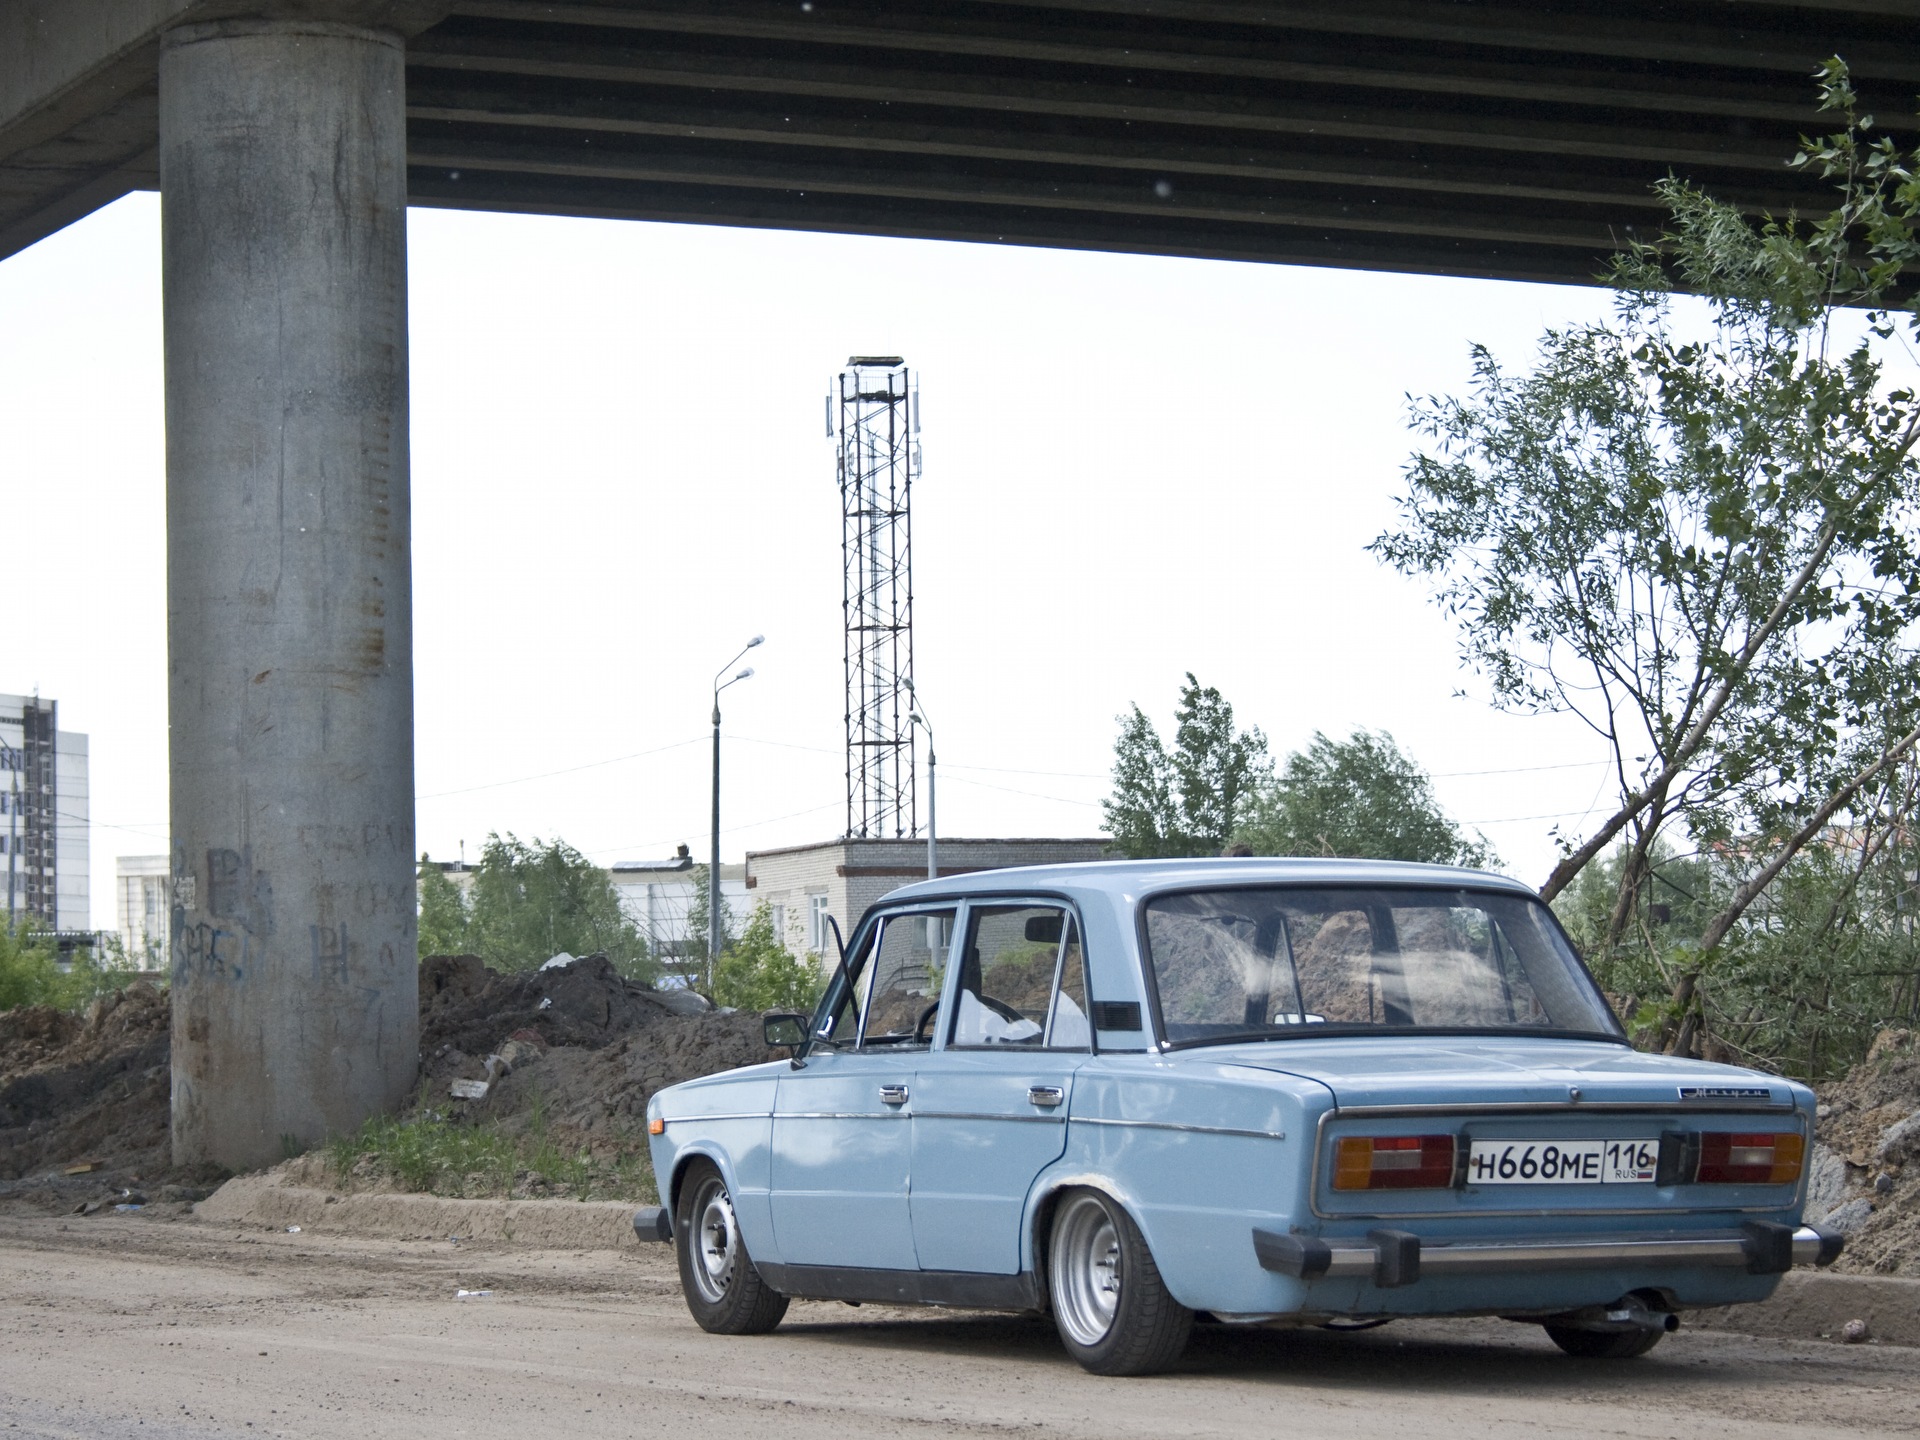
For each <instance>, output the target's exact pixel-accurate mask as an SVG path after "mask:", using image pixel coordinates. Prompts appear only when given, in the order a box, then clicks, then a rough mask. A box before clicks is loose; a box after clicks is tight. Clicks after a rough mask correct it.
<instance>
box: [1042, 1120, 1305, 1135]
mask: <svg viewBox="0 0 1920 1440" xmlns="http://www.w3.org/2000/svg"><path fill="white" fill-rule="evenodd" d="M1070 1118H1071V1119H1072V1121H1073V1123H1074V1124H1075V1125H1116V1126H1124V1127H1125V1128H1127V1129H1130V1130H1175V1131H1179V1132H1181V1133H1183V1134H1187V1135H1244V1136H1246V1137H1247V1138H1248V1139H1250V1140H1284V1139H1286V1138H1287V1132H1286V1131H1284V1130H1234V1129H1231V1128H1229V1127H1227V1126H1225V1125H1176V1124H1174V1123H1173V1122H1172V1121H1171V1120H1105V1119H1101V1118H1099V1117H1097V1116H1087V1115H1074V1116H1071V1117H1070Z"/></svg>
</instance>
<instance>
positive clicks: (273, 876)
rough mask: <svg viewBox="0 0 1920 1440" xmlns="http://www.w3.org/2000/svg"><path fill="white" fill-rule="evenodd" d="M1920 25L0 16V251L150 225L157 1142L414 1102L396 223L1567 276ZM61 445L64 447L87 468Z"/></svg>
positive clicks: (1590, 9)
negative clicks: (147, 213) (1659, 186)
mask: <svg viewBox="0 0 1920 1440" xmlns="http://www.w3.org/2000/svg"><path fill="white" fill-rule="evenodd" d="M1916 22H1920V0H1852V3H1850V0H1674V3H1654V0H1607V3H1599V0H1581V3H1573V0H1531V3H1529V0H1493V3H1478V0H1290V3H1280V0H1274V3H1253V0H1064V3H1051V4H1042V3H1017V0H897V3H890V4H880V3H875V0H864V3H852V0H846V3H842V0H778V3H774V0H651V3H649V0H572V3H564V4H561V3H554V4H545V3H530V0H465V3H447V0H0V256H4V255H6V254H11V253H13V252H14V251H17V250H19V249H20V248H22V247H24V246H26V245H29V244H32V243H33V242H34V241H36V240H38V239H40V238H42V237H44V236H46V235H48V234H50V233H52V232H53V231H55V230H57V229H59V228H60V227H61V226H63V225H66V224H68V223H70V222H71V221H73V220H75V219H77V218H78V217H80V216H82V215H84V214H86V213H88V212H89V211H90V210H92V209H94V208H97V207H98V206H100V205H103V204H106V203H108V202H109V201H111V200H113V199H115V198H117V197H118V196H120V195H122V194H125V193H127V192H128V191H130V190H134V189H141V188H159V189H160V190H161V192H162V194H163V196H164V197H165V202H164V205H163V221H162V231H163V275H164V283H165V287H166V296H165V300H166V308H165V315H166V322H165V327H166V365H167V485H168V502H167V503H168V510H167V514H168V536H167V545H168V605H169V650H170V657H169V660H170V669H169V673H170V695H169V705H170V729H171V738H170V745H171V755H172V761H171V764H172V802H171V804H172V821H171V824H172V832H173V879H172V888H173V900H174V944H175V961H174V964H175V982H174V983H175V997H176V999H175V1008H174V1014H175V1019H174V1027H175V1028H174V1140H175V1152H176V1156H177V1157H178V1158H179V1159H181V1160H202V1159H208V1160H214V1161H217V1162H219V1163H223V1164H227V1165H241V1164H250V1163H254V1162H257V1161H261V1160H265V1159H271V1158H273V1157H274V1156H276V1155H277V1154H278V1153H279V1152H280V1149H281V1147H282V1145H283V1144H284V1143H287V1141H288V1140H289V1139H291V1140H292V1141H297V1142H300V1143H306V1142H310V1141H313V1140H315V1139H318V1138H319V1137H320V1136H321V1135H322V1134H324V1133H325V1132H327V1131H330V1130H334V1131H337V1130H342V1129H346V1128H349V1127H351V1126H352V1125H354V1124H356V1123H357V1122H358V1121H359V1120H360V1119H361V1118H363V1117H364V1116H365V1115H366V1114H368V1113H369V1112H371V1111H373V1110H375V1109H379V1108H383V1107H386V1106H390V1105H391V1104H393V1103H395V1102H396V1101H398V1100H399V1099H400V1098H401V1097H402V1096H403V1095H404V1094H405V1093H406V1090H407V1088H408V1086H409V1084H410V1083H411V1080H412V1076H413V1073H414V1063H415V1045H416V1038H417V1037H416V1031H415V1011H414V991H413V985H414V980H413V966H414V944H415V939H414V924H413V904H414V901H413V854H414V843H413V838H414V837H413V761H412V744H413V736H412V729H413V721H412V666H411V650H410V646H411V608H410V582H409V571H408V553H409V547H410V544H411V534H410V529H409V519H408V484H407V475H408V470H407V337H406V256H405V228H404V221H405V210H406V206H407V205H408V204H409V203H413V204H427V205H442V206H456V207H463V208H471V209H494V210H521V211H537V212H543V213H550V214H573V215H600V216H616V217H626V218H634V219H649V220H676V221H690V222H699V223H710V224H729V225H752V226H766V227H774V228H792V229H809V230H831V231H848V232H859V233H869V234H887V235H906V236H926V237H939V238H945V239H960V240H979V241H991V242H1006V243H1015V244H1038V245H1056V246H1078V247H1085V248H1094V249H1112V250H1129V251H1140V252H1147V253H1155V254H1168V255H1192V256H1210V257H1219V258H1231V259H1241V260H1258V261H1279V262H1287V263H1300V264H1326V265H1342V266H1352V267H1359V268H1373V269H1386V270H1410V271H1420V272H1429V273H1443V274H1463V275H1482V276H1496V277H1505V278H1515V279H1534V280H1561V281H1575V282H1580V281H1586V280H1589V279H1591V277H1592V276H1593V274H1594V272H1595V271H1596V269H1597V268H1598V267H1599V265H1600V264H1601V262H1602V258H1603V257H1604V256H1605V254H1606V253H1607V252H1608V251H1609V250H1611V249H1612V248H1613V247H1614V246H1615V244H1616V243H1617V242H1618V241H1619V240H1620V239H1622V238H1624V237H1625V236H1627V235H1628V234H1631V233H1635V232H1636V231H1637V230H1643V229H1644V228H1645V227H1647V226H1650V225H1653V224H1656V223H1657V221H1658V218H1659V217H1658V212H1657V210H1656V209H1655V208H1654V206H1653V204H1652V200H1651V197H1650V195H1649V194H1648V186H1649V185H1650V184H1651V183H1652V182H1653V181H1654V180H1656V179H1657V178H1659V177H1660V176H1662V175H1664V174H1667V173H1669V172H1674V173H1679V174H1682V175H1686V176H1689V177H1691V178H1693V179H1696V180H1699V181H1700V182H1702V183H1704V184H1706V185H1708V186H1710V187H1711V188H1712V189H1713V190H1715V191H1716V192H1717V193H1719V194H1721V195H1723V196H1726V197H1728V198H1730V199H1735V200H1738V201H1740V202H1742V203H1744V204H1748V205H1752V206H1765V207H1769V208H1774V209H1783V208H1785V207H1787V206H1789V205H1792V204H1794V203H1796V202H1798V203H1802V204H1818V203H1819V196H1818V191H1817V188H1809V185H1808V182H1807V181H1806V180H1805V179H1804V178H1800V177H1796V176H1794V175H1792V174H1790V173H1789V172H1788V171H1787V170H1786V169H1785V167H1784V165H1783V163H1782V162H1783V160H1784V158H1785V157H1786V156H1787V155H1788V154H1789V153H1790V152H1791V150H1792V148H1793V144H1794V141H1795V138H1796V137H1797V136H1798V135H1799V134H1801V133H1805V132H1807V131H1811V130H1813V129H1815V128H1817V127H1819V126H1820V125H1821V124H1822V123H1823V122H1822V121H1821V119H1820V117H1818V116H1817V115H1816V114H1815V112H1814V110H1813V107H1812V103H1811V95H1812V89H1811V84H1810V81H1809V75H1810V72H1811V71H1812V70H1813V68H1814V66H1815V65H1816V64H1817V63H1818V61H1819V60H1820V59H1822V58H1823V57H1825V56H1827V55H1829V54H1832V53H1835V52H1838V53H1840V54H1843V55H1845V56H1846V57H1847V59H1848V60H1849V61H1850V62H1851V63H1852V65H1853V67H1854V71H1855V74H1856V77H1857V78H1858V82H1859V84H1860V86H1861V89H1862V90H1863V92H1864V94H1865V95H1866V97H1867V99H1868V100H1869V102H1870V104H1871V105H1872V107H1873V108H1874V109H1875V110H1876V112H1877V113H1878V114H1879V115H1880V116H1881V118H1882V120H1883V121H1891V122H1892V124H1893V125H1894V127H1895V128H1896V129H1899V130H1902V131H1903V133H1908V134H1910V132H1911V129H1912V127H1913V120H1912V115H1911V112H1912V109H1913V104H1912V97H1913V96H1914V94H1915V92H1916V91H1920V23H1916ZM76 443H84V437H76Z"/></svg>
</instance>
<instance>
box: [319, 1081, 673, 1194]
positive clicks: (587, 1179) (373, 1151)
mask: <svg viewBox="0 0 1920 1440" xmlns="http://www.w3.org/2000/svg"><path fill="white" fill-rule="evenodd" d="M326 1154H327V1164H328V1167H329V1168H330V1169H331V1170H332V1171H333V1173H334V1176H335V1177H336V1179H337V1180H338V1181H339V1183H340V1184H341V1185H342V1186H343V1187H344V1186H350V1185H352V1184H353V1183H354V1182H355V1181H357V1180H363V1179H364V1180H373V1181H380V1180H390V1181H392V1182H393V1183H394V1184H395V1185H397V1186H399V1187H400V1188H401V1189H402V1190H411V1191H415V1192H420V1193H425V1194H429V1195H449V1196H454V1197H457V1198H461V1199H469V1200H471V1199H496V1198H504V1197H510V1196H514V1195H516V1194H532V1195H534V1196H540V1195H545V1194H551V1193H553V1192H554V1191H556V1190H560V1189H561V1187H564V1190H563V1191H562V1193H563V1194H564V1195H565V1196H566V1198H568V1199H572V1200H634V1201H651V1200H652V1199H653V1198H654V1194H655V1187H654V1180H653V1166H652V1163H651V1162H650V1161H649V1159H648V1157H647V1153H646V1150H645V1148H644V1146H642V1145H640V1144H638V1143H636V1144H635V1145H634V1146H633V1147H631V1148H628V1147H622V1148H621V1149H620V1150H619V1151H618V1152H617V1153H616V1154H614V1155H612V1156H604V1155H602V1156H596V1155H593V1154H591V1153H590V1152H588V1151H586V1150H584V1149H581V1150H574V1149H572V1148H571V1147H568V1146H564V1145H562V1144H560V1143H558V1142H557V1141H556V1140H555V1139H554V1138H553V1136H552V1135H551V1134H550V1133H549V1131H548V1128H547V1123H546V1109H545V1106H544V1105H543V1104H541V1103H540V1101H539V1099H538V1097H536V1099H535V1102H534V1106H533V1111H532V1114H531V1116H530V1123H529V1125H528V1126H527V1128H526V1129H525V1130H524V1131H511V1130H508V1129H506V1128H505V1127H503V1126H501V1125H500V1124H498V1123H496V1122H483V1123H481V1124H477V1125H462V1124H456V1123H454V1122H453V1121H450V1120H448V1119H446V1118H445V1117H443V1116H440V1115H438V1114H435V1113H432V1112H427V1113H425V1114H420V1115H415V1116H412V1117H410V1118H406V1119H398V1118H395V1117H392V1116H384V1115H377V1116H375V1117H374V1118H373V1119H371V1120H369V1121H367V1123H366V1124H365V1125H364V1126H362V1127H361V1128H360V1130H359V1132H358V1133H357V1134H353V1135H342V1136H336V1137H335V1138H334V1139H332V1140H329V1141H328V1142H327V1147H326Z"/></svg>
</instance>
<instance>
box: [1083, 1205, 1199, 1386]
mask: <svg viewBox="0 0 1920 1440" xmlns="http://www.w3.org/2000/svg"><path fill="white" fill-rule="evenodd" d="M1047 1285H1048V1291H1049V1295H1050V1298H1051V1300H1052V1303H1053V1321H1054V1325H1055V1326H1056V1328H1058V1330H1059V1331H1060V1339H1061V1341H1062V1343H1063V1344H1065V1345H1066V1347H1067V1353H1068V1354H1069V1355H1071V1356H1073V1358H1074V1359H1075V1360H1078V1361H1079V1362H1080V1364H1081V1365H1082V1366H1084V1367H1085V1368H1086V1369H1088V1370H1091V1371H1092V1372H1093V1373H1094V1374H1096V1375H1151V1374H1154V1373H1155V1372H1157V1371H1160V1370H1164V1369H1166V1368H1167V1367H1168V1366H1169V1365H1171V1364H1173V1362H1174V1361H1175V1360H1177V1359H1179V1358H1180V1352H1181V1351H1182V1350H1184V1349H1186V1347H1187V1337H1188V1335H1189V1334H1191V1333H1192V1330H1193V1312H1192V1311H1191V1310H1189V1309H1187V1307H1186V1306H1184V1305H1182V1304H1181V1303H1180V1302H1179V1301H1178V1300H1175V1299H1174V1298H1173V1296H1172V1295H1171V1294H1170V1293H1169V1292H1168V1290H1167V1286H1166V1282H1165V1281H1163V1280H1162V1279H1161V1278H1160V1267H1159V1266H1157V1265H1155V1264H1154V1263H1153V1255H1152V1254H1151V1253H1150V1252H1149V1251H1148V1249H1147V1242H1146V1239H1145V1237H1143V1236H1142V1235H1141V1234H1140V1228H1139V1227H1138V1226H1137V1225H1135V1224H1134V1223H1133V1220H1132V1217H1130V1216H1129V1215H1128V1214H1127V1212H1126V1211H1125V1210H1123V1209H1122V1208H1121V1207H1120V1206H1119V1205H1118V1204H1116V1203H1115V1202H1114V1201H1113V1200H1112V1199H1110V1198H1109V1197H1107V1196H1105V1195H1102V1194H1101V1193H1100V1192H1099V1191H1098V1190H1069V1191H1068V1192H1067V1193H1066V1194H1065V1195H1064V1196H1062V1197H1061V1200H1060V1206H1059V1208H1058V1209H1057V1210H1056V1211H1055V1212H1054V1217H1053V1239H1052V1243H1051V1245H1049V1247H1048V1250H1047Z"/></svg>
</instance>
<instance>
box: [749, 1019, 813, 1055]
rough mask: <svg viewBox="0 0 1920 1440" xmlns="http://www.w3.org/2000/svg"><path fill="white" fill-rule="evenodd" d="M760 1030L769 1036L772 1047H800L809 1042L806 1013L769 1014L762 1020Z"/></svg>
mask: <svg viewBox="0 0 1920 1440" xmlns="http://www.w3.org/2000/svg"><path fill="white" fill-rule="evenodd" d="M760 1031H761V1033H762V1034H763V1035H765V1036H766V1037H767V1044H768V1046H769V1047H771V1048H776V1049H777V1048H779V1047H780V1046H783V1045H784V1046H788V1047H798V1046H801V1045H804V1044H806V1043H807V1017H806V1016H804V1015H769V1016H767V1017H766V1019H764V1020H762V1021H761V1022H760Z"/></svg>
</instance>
